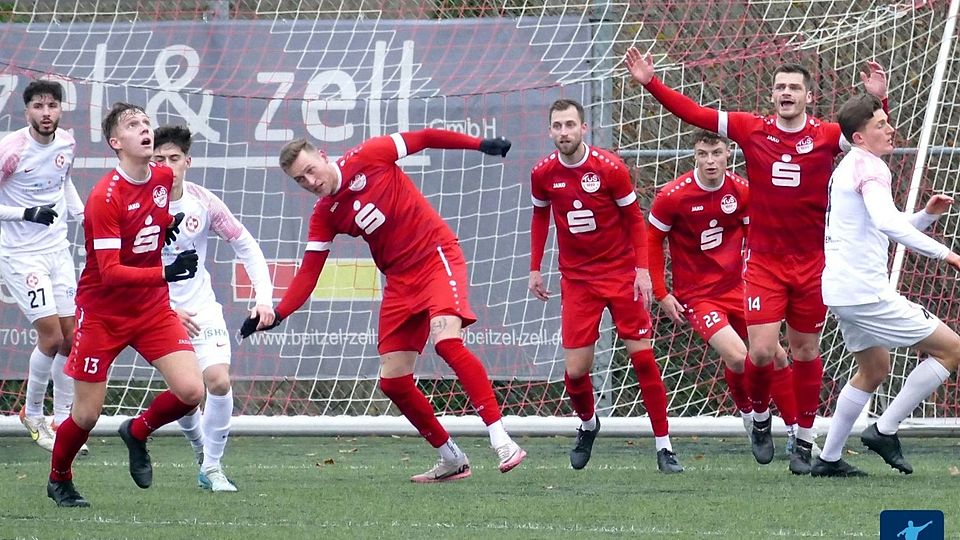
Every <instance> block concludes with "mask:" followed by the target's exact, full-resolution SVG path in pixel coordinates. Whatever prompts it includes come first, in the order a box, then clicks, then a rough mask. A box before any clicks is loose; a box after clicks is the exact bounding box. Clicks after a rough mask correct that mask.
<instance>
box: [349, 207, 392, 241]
mask: <svg viewBox="0 0 960 540" xmlns="http://www.w3.org/2000/svg"><path fill="white" fill-rule="evenodd" d="M353 209H354V210H356V211H357V215H356V216H354V218H353V222H354V223H356V224H357V227H360V228H361V229H363V232H365V233H367V234H373V231H375V230H377V229H379V228H380V226H381V225H383V224H384V223H385V222H386V221H387V216H385V215H383V212H381V211H380V209H379V208H377V207H376V206H375V205H374V204H373V203H367V204H366V205H365V206H364V207H363V208H361V207H360V201H353Z"/></svg>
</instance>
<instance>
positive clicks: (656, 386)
mask: <svg viewBox="0 0 960 540" xmlns="http://www.w3.org/2000/svg"><path fill="white" fill-rule="evenodd" d="M630 362H631V363H633V370H634V371H635V372H636V374H637V382H638V383H640V398H641V399H642V400H643V406H644V407H646V409H647V415H648V416H649V417H650V424H652V426H653V434H654V435H655V436H657V437H665V436H667V435H669V434H670V426H669V425H668V423H667V388H666V387H665V386H664V385H663V379H662V378H661V377H660V368H659V367H658V366H657V361H656V360H654V358H653V349H646V350H643V351H638V352H636V353H634V354H631V355H630Z"/></svg>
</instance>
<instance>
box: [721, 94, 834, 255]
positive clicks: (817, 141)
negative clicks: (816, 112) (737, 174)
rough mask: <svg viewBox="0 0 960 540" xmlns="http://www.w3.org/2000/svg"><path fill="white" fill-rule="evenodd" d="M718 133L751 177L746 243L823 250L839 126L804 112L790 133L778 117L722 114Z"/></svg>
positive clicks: (802, 251) (761, 248) (762, 248)
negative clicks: (797, 127)
mask: <svg viewBox="0 0 960 540" xmlns="http://www.w3.org/2000/svg"><path fill="white" fill-rule="evenodd" d="M719 122H720V123H719V131H718V132H719V133H720V135H724V136H728V137H730V138H731V139H733V140H734V141H736V142H737V144H739V145H740V148H741V149H742V150H743V155H744V157H745V158H746V162H747V178H749V179H750V212H751V216H750V219H751V222H750V232H749V233H748V238H747V246H748V247H749V248H750V249H751V250H752V251H757V252H760V253H777V254H788V253H789V254H799V255H806V254H811V253H822V252H823V234H824V227H825V225H826V214H827V197H828V195H829V185H830V175H831V174H833V161H834V158H835V157H836V156H837V155H838V154H840V153H841V152H842V149H841V147H840V141H841V136H842V135H841V132H840V125H839V124H834V123H830V122H823V121H821V120H820V119H818V118H813V117H811V116H808V117H807V121H806V123H805V124H804V125H803V128H802V129H800V130H798V131H795V132H788V131H784V130H782V129H780V128H779V127H777V117H776V116H773V115H771V116H761V115H757V114H751V113H742V112H732V113H724V112H721V113H720V118H719Z"/></svg>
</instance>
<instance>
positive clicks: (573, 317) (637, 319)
mask: <svg viewBox="0 0 960 540" xmlns="http://www.w3.org/2000/svg"><path fill="white" fill-rule="evenodd" d="M635 278H636V274H634V273H633V272H630V273H627V274H621V275H617V276H611V277H604V278H598V279H592V280H590V281H586V280H579V279H567V278H560V321H561V328H562V334H563V348H564V349H579V348H580V347H587V346H590V345H593V344H594V343H596V342H597V340H598V339H600V317H601V316H603V309H604V308H608V309H609V310H610V315H612V316H613V322H614V324H615V325H616V326H617V334H618V335H619V336H620V339H632V340H640V339H650V338H651V337H652V334H653V332H652V331H651V330H652V327H651V324H650V314H649V313H647V310H646V309H644V307H643V298H642V297H641V298H640V299H638V300H634V299H633V281H634V279H635Z"/></svg>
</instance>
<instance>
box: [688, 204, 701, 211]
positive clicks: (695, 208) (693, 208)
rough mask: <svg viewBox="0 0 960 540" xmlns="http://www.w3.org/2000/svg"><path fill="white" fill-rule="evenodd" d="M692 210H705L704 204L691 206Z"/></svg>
mask: <svg viewBox="0 0 960 540" xmlns="http://www.w3.org/2000/svg"><path fill="white" fill-rule="evenodd" d="M690 211H691V212H703V206H702V205H699V204H698V205H697V206H693V207H691V208H690Z"/></svg>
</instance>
